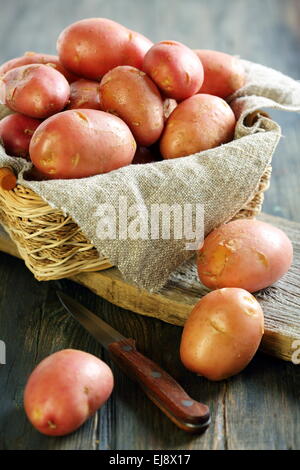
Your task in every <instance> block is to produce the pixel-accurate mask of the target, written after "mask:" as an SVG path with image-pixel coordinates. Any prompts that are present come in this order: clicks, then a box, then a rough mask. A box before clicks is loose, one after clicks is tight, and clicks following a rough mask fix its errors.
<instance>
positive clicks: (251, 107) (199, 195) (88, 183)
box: [0, 61, 300, 290]
mask: <svg viewBox="0 0 300 470" xmlns="http://www.w3.org/2000/svg"><path fill="white" fill-rule="evenodd" d="M243 63H244V65H245V69H246V76H247V80H246V85H245V86H244V87H243V88H242V89H240V90H239V91H238V92H237V93H235V94H234V95H232V96H231V97H230V99H229V102H230V105H231V106H232V108H233V110H234V112H235V114H236V117H237V118H238V122H237V126H236V131H235V140H234V141H232V142H230V143H228V144H226V145H223V146H220V147H218V148H215V149H212V150H209V151H204V152H201V153H198V154H195V155H192V156H189V157H184V158H178V159H174V160H169V161H162V162H157V163H153V164H147V165H130V166H127V167H124V168H121V169H120V170H116V171H112V172H111V173H108V174H105V175H98V176H93V177H90V178H83V179H80V180H57V181H55V180H54V181H42V182H37V181H26V180H25V179H24V176H23V173H24V170H25V169H27V168H28V165H29V164H28V163H26V162H25V161H24V160H22V159H12V158H11V157H9V156H7V155H6V154H5V152H4V151H3V148H1V147H0V166H11V167H13V168H14V169H15V170H16V171H17V173H18V182H19V183H20V184H22V185H24V186H27V187H29V188H31V189H32V190H34V191H35V192H36V193H37V194H39V195H40V196H41V197H42V198H44V199H45V200H46V201H47V202H48V203H49V204H50V206H53V207H56V208H59V209H61V210H63V212H64V213H65V214H68V215H71V216H72V218H73V219H74V220H75V221H76V222H77V224H78V225H79V226H80V227H81V229H82V231H83V233H84V234H85V236H86V237H87V238H88V239H89V240H91V241H92V243H93V244H94V246H95V247H96V249H97V250H98V251H99V253H101V254H103V255H104V256H106V257H107V258H109V260H110V261H111V263H112V264H113V265H115V266H118V268H119V269H120V271H121V272H122V274H123V276H124V278H125V279H126V280H127V281H128V282H130V283H134V284H137V285H138V286H140V287H143V288H146V289H149V290H157V289H158V288H160V287H161V286H163V285H164V284H165V282H166V281H167V279H168V278H169V276H170V273H171V272H172V271H174V270H175V269H176V268H177V267H178V266H179V265H180V264H181V263H182V262H184V261H185V260H187V259H188V258H190V257H191V256H192V255H193V254H194V253H193V252H192V251H189V250H186V240H185V239H180V240H174V239H169V240H167V239H165V240H161V239H159V240H151V239H148V240H140V239H137V240H133V239H130V238H129V239H125V240H119V239H118V238H117V239H115V240H110V239H106V240H105V239H101V238H99V237H98V236H97V224H98V222H99V220H98V218H99V217H101V215H98V216H97V208H99V204H104V203H108V204H112V205H113V207H114V208H115V210H116V213H118V210H119V197H120V196H123V197H126V198H127V203H128V205H129V206H130V205H131V204H139V205H140V206H146V207H147V208H149V206H150V204H153V203H156V204H176V203H178V204H180V205H182V204H185V203H190V204H192V205H195V204H197V203H198V204H203V205H204V228H205V234H206V233H208V232H210V231H211V230H212V229H213V228H214V227H216V226H218V225H219V224H221V223H223V222H226V221H228V220H230V219H231V218H232V217H233V216H234V215H235V214H236V213H237V212H238V211H239V210H240V209H241V208H242V207H243V206H244V205H245V204H246V203H247V201H249V200H250V199H251V197H252V196H253V194H254V192H255V189H256V188H257V186H258V184H259V181H260V178H261V176H262V175H263V173H264V171H265V169H266V168H267V166H268V165H269V164H270V162H271V158H272V155H273V152H274V150H275V148H276V145H277V143H278V141H279V139H280V136H281V130H280V127H279V125H278V124H277V123H276V122H274V121H272V120H271V119H268V118H266V117H264V116H261V117H260V118H259V119H258V120H257V121H256V123H255V124H254V125H253V126H252V127H247V126H246V125H245V118H246V117H247V116H248V115H250V114H251V113H253V112H254V111H257V110H261V109H262V108H268V107H269V108H270V107H271V108H277V109H282V110H286V111H298V112H299V111H300V83H298V82H297V81H295V80H293V79H291V78H289V77H287V76H285V75H283V74H281V73H279V72H277V71H274V70H272V69H270V68H267V67H264V66H262V65H258V64H254V63H250V62H248V61H243ZM2 112H3V113H5V112H6V111H5V110H4V109H3V108H2ZM2 117H3V116H2Z"/></svg>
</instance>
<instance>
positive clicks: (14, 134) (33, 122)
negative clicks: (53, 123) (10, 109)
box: [0, 113, 41, 158]
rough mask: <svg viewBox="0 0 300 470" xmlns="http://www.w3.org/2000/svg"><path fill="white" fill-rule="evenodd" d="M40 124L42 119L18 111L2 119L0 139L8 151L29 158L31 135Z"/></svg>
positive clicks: (10, 153)
mask: <svg viewBox="0 0 300 470" xmlns="http://www.w3.org/2000/svg"><path fill="white" fill-rule="evenodd" d="M40 124H41V121H39V120H37V119H33V118H30V117H28V116H24V115H23V114H18V113H16V114H10V115H9V116H6V117H5V118H3V119H1V121H0V140H2V142H3V145H4V148H5V151H6V153H8V154H9V155H12V156H15V157H23V158H27V157H28V156H29V144H30V141H31V137H32V135H33V133H34V131H35V130H36V129H37V128H38V126H39V125H40Z"/></svg>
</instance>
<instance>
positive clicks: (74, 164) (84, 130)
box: [29, 109, 136, 179]
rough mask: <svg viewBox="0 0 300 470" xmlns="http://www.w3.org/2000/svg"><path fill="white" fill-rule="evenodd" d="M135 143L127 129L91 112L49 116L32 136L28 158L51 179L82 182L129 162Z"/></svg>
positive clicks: (100, 113) (108, 116)
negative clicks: (70, 179) (76, 179)
mask: <svg viewBox="0 0 300 470" xmlns="http://www.w3.org/2000/svg"><path fill="white" fill-rule="evenodd" d="M135 150H136V143H135V140H134V138H133V135H132V134H131V132H130V129H129V127H128V126H127V125H126V124H125V122H123V121H122V120H121V119H119V118H118V117H117V116H113V115H112V114H109V113H104V112H103V111H97V110H95V109H80V110H68V111H63V112H61V113H58V114H55V115H54V116H51V117H50V118H49V119H47V120H46V121H44V122H43V123H42V124H41V125H40V126H39V127H38V129H37V130H36V132H35V133H34V134H33V137H32V140H31V142H30V147H29V153H30V158H31V160H32V162H33V164H34V165H35V167H36V168H37V169H38V170H39V171H40V172H41V173H42V174H43V175H46V176H48V178H52V179H60V178H84V177H88V176H92V175H97V174H101V173H107V172H108V171H112V170H116V169H117V168H120V167H122V166H125V165H129V164H130V163H131V162H132V159H133V157H134V153H135Z"/></svg>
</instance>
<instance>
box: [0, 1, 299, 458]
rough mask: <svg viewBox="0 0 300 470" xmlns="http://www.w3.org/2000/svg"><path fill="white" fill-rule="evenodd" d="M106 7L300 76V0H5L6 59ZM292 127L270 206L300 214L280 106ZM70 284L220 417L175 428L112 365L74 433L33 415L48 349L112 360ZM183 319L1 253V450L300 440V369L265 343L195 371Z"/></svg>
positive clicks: (293, 120)
mask: <svg viewBox="0 0 300 470" xmlns="http://www.w3.org/2000/svg"><path fill="white" fill-rule="evenodd" d="M92 16H104V17H109V18H112V19H114V20H116V21H119V22H121V23H124V24H125V25H127V26H129V27H130V28H132V29H136V30H139V31H140V32H142V33H143V34H145V35H146V36H149V37H150V38H152V40H154V41H158V40H162V39H176V40H179V41H182V42H185V43H187V44H188V45H189V46H191V47H193V48H197V47H198V48H212V49H213V48H216V49H220V50H224V51H228V52H231V53H234V54H240V55H241V56H242V57H243V58H247V59H250V60H253V61H256V62H261V63H263V64H266V65H269V66H271V67H274V68H277V69H280V70H281V71H282V72H285V73H287V74H289V75H291V76H292V77H294V78H297V79H299V78H300V62H299V48H300V33H299V31H300V2H299V0H285V1H284V2H283V1H282V0H272V1H264V2H261V1H260V0H252V1H251V2H249V1H246V0H227V1H226V2H224V1H223V0H210V2H206V1H204V0H203V1H202V0H186V1H184V2H183V1H180V0H163V1H159V0H153V1H152V2H149V1H146V0H145V1H144V0H111V1H110V2H99V1H97V0H81V2H74V1H72V0H64V1H63V2H62V1H61V0H52V1H51V2H38V1H37V0H26V1H24V2H19V1H18V0H11V1H10V2H2V4H1V16H0V43H1V44H2V47H1V50H0V62H3V61H4V60H7V59H9V58H11V57H14V56H17V55H21V54H22V53H23V52H24V51H25V50H39V51H43V52H50V53H51V52H53V53H54V52H55V40H56V37H57V35H58V33H59V32H60V31H61V30H62V29H63V28H64V27H65V26H66V25H67V24H69V23H71V22H73V21H75V20H78V19H80V18H84V17H92ZM271 114H272V116H273V117H274V118H275V119H277V120H278V121H279V122H280V123H281V125H282V128H283V134H284V136H285V138H283V139H282V141H281V143H280V144H279V147H278V149H277V151H276V155H275V157H274V164H273V177H272V186H271V189H270V190H269V191H268V193H267V195H266V201H265V206H264V211H265V212H269V213H272V214H274V215H279V216H282V217H286V218H290V219H292V220H296V221H300V212H299V203H300V185H299V175H300V159H299V149H300V136H299V129H300V117H299V116H297V115H288V114H285V113H281V112H276V113H275V112H272V113H271ZM57 287H62V288H63V289H64V290H65V291H66V292H67V293H69V294H71V295H72V296H74V298H76V299H78V300H79V301H81V302H82V303H84V304H85V305H86V306H88V307H89V308H90V309H91V310H93V311H95V312H97V313H99V314H101V316H102V317H103V318H104V319H105V320H107V321H109V322H110V323H111V324H112V325H113V326H115V327H117V328H118V329H119V330H120V331H121V332H122V333H123V334H124V335H129V336H134V337H136V338H137V340H138V345H139V348H140V349H141V351H143V352H144V353H145V354H147V355H148V356H150V357H151V358H153V359H154V360H155V361H157V362H158V363H159V364H161V365H162V366H163V367H164V368H165V369H166V370H168V371H169V372H170V373H171V374H173V375H174V377H175V378H176V379H177V380H178V381H179V382H180V383H181V384H184V386H185V388H186V389H187V391H188V392H189V393H190V395H191V396H193V397H194V398H195V399H198V400H202V401H204V402H205V403H207V404H209V406H210V407H211V411H212V423H211V426H210V428H209V429H208V431H207V432H206V433H205V434H204V435H202V436H189V435H186V434H185V433H183V432H182V431H179V430H177V428H175V427H174V425H173V424H171V423H170V422H169V421H168V419H166V418H165V417H164V416H163V415H162V414H161V412H160V411H159V410H158V409H157V408H156V407H155V406H153V405H152V403H151V402H150V401H149V400H148V399H147V398H146V396H145V395H144V394H143V393H142V392H141V391H140V389H139V388H138V387H137V386H136V385H135V384H133V383H132V382H130V380H129V379H127V377H125V376H124V375H123V374H122V373H121V372H120V371H119V370H117V369H116V368H115V367H114V366H113V365H112V368H113V371H114V374H115V381H116V386H115V389H114V392H113V395H112V396H111V398H110V400H109V401H108V402H107V404H106V405H105V406H104V407H103V408H102V409H101V411H100V412H99V413H98V414H97V415H96V416H95V417H94V418H92V419H90V420H89V421H88V422H87V423H86V424H85V425H84V426H83V427H82V428H81V429H80V430H78V431H77V432H76V433H74V434H72V435H70V436H67V437H64V438H59V439H55V438H48V437H45V436H42V435H41V434H39V433H38V432H36V431H35V430H34V429H33V428H32V427H31V425H30V424H29V423H28V421H27V419H26V417H25V415H24V411H23V407H22V394H23V389H24V385H25V383H26V379H27V377H28V375H29V374H30V372H31V371H32V369H33V368H34V366H35V365H36V364H37V363H38V362H39V361H40V360H41V359H43V358H44V357H45V356H47V355H49V354H50V353H52V352H54V351H57V350H59V349H63V348H77V349H83V350H86V351H88V352H90V353H93V354H95V355H98V356H99V357H102V358H103V359H104V360H105V361H107V362H108V363H109V364H110V361H109V358H108V356H107V355H106V353H105V352H103V350H102V349H101V347H100V346H99V345H98V344H97V343H96V342H95V341H94V340H93V339H92V338H91V337H90V336H89V335H88V334H87V333H86V332H85V331H83V329H82V328H81V327H79V326H78V325H77V324H76V323H75V322H74V321H73V320H72V319H71V318H70V317H69V316H68V314H67V313H65V311H64V310H63V309H62V308H61V306H60V304H59V302H58V301H57V298H56V295H55V290H56V289H57ZM180 335H181V329H180V328H179V327H176V326H171V325H168V324H166V323H163V322H161V321H159V320H154V319H152V318H145V317H141V316H139V315H136V314H134V313H131V312H129V311H125V310H122V309H120V308H118V307H116V306H114V305H112V304H110V303H108V302H106V301H104V300H103V299H101V298H99V297H97V296H96V295H94V294H92V293H91V292H89V291H88V290H87V289H86V288H84V287H81V286H79V285H77V284H74V283H72V282H71V281H67V280H64V281H60V282H46V283H39V282H37V281H36V280H35V279H34V278H33V276H32V274H31V273H30V272H29V271H28V270H27V269H26V268H25V266H24V264H23V263H22V262H21V261H20V260H17V259H15V258H12V257H10V256H8V255H5V254H0V339H1V340H3V341H5V343H6V346H7V363H6V365H1V366H0V397H1V401H0V449H118V450H122V449H130V450H132V449H296V448H298V449H299V447H300V409H299V390H300V368H299V367H297V366H295V365H293V364H292V363H286V362H284V361H280V360H278V359H275V358H271V357H268V356H266V355H262V354H258V355H257V356H256V357H255V359H254V360H253V361H252V363H251V364H250V365H249V366H248V367H247V368H246V369H245V370H244V371H243V372H242V373H241V374H239V375H238V376H236V377H234V378H232V379H229V380H226V381H223V382H221V383H210V382H208V381H207V380H205V379H203V378H199V377H196V376H195V375H194V374H192V373H189V372H188V371H186V370H185V369H184V367H183V366H182V365H181V363H180V360H179V357H178V347H179V342H180Z"/></svg>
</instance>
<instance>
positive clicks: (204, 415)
mask: <svg viewBox="0 0 300 470" xmlns="http://www.w3.org/2000/svg"><path fill="white" fill-rule="evenodd" d="M57 296H58V298H59V300H60V302H61V303H62V305H63V306H64V308H65V309H66V310H67V311H68V312H69V313H70V314H71V315H72V317H73V318H75V320H77V321H78V322H79V323H80V324H81V325H82V326H83V327H84V328H85V329H86V330H87V331H88V332H89V333H90V334H91V335H92V336H93V337H94V338H95V339H96V340H97V341H98V342H99V343H100V344H101V345H102V346H103V347H104V348H106V349H107V350H108V351H109V353H110V355H111V357H112V359H113V360H114V361H115V362H116V363H117V364H118V366H119V367H120V368H121V369H122V370H123V372H125V374H127V375H128V376H129V377H130V378H131V379H133V380H135V381H136V382H138V383H139V385H140V386H141V387H142V389H143V390H144V392H145V393H146V394H147V396H148V397H149V398H150V400H152V402H153V403H155V405H157V406H158V407H159V408H160V409H161V410H162V411H163V413H164V414H165V415H166V416H168V418H170V419H171V420H172V421H173V422H174V423H175V424H176V425H177V426H178V427H179V428H181V429H183V430H184V431H187V432H191V433H197V432H203V431H204V430H205V429H206V428H207V427H208V426H209V423H210V412H209V408H208V406H206V405H204V404H203V403H200V402H197V401H195V400H193V399H192V398H191V397H190V396H189V395H188V394H187V393H186V392H185V391H184V389H183V388H182V387H181V386H180V385H179V384H178V382H176V380H175V379H174V378H173V377H171V376H170V375H169V374H168V373H167V372H165V371H164V370H163V369H162V368H161V367H160V366H158V364H156V363H155V362H153V361H151V360H150V359H148V358H147V357H146V356H144V355H143V354H141V353H140V352H139V351H138V350H137V349H136V345H135V340H134V339H132V338H126V337H125V336H123V335H122V334H121V333H119V332H118V331H117V330H115V329H114V328H112V327H111V326H110V325H109V324H108V323H106V322H105V321H103V320H102V319H101V318H99V317H98V316H97V315H95V313H93V312H91V311H90V310H88V309H87V308H86V307H84V306H83V305H81V304H80V303H79V302H77V301H76V300H74V299H72V298H71V297H69V296H68V295H67V294H65V293H64V292H61V291H57Z"/></svg>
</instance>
